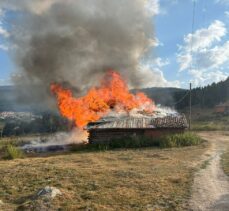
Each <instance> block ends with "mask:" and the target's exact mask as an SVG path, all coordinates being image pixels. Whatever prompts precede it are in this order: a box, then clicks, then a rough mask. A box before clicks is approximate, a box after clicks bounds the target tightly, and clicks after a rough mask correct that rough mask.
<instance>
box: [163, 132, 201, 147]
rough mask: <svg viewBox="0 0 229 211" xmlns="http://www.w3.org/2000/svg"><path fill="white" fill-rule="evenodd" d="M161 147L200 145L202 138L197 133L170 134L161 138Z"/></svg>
mask: <svg viewBox="0 0 229 211" xmlns="http://www.w3.org/2000/svg"><path fill="white" fill-rule="evenodd" d="M159 141H160V142H159V145H160V147H163V148H165V147H185V146H192V145H198V144H200V143H202V139H201V138H200V137H199V136H198V135H196V134H195V133H190V132H187V133H182V134H175V135H168V136H165V137H164V138H161V139H160V140H159Z"/></svg>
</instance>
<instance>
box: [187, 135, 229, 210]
mask: <svg viewBox="0 0 229 211" xmlns="http://www.w3.org/2000/svg"><path fill="white" fill-rule="evenodd" d="M200 135H201V137H203V138H204V139H205V140H208V141H209V142H210V143H211V147H210V149H209V150H208V151H207V152H206V153H205V154H204V155H203V160H202V162H203V163H202V168H201V170H199V171H198V172H197V173H196V175H195V178H194V185H193V190H192V193H193V194H192V199H191V201H190V205H191V207H192V209H193V210H195V211H206V210H217V211H224V210H225V211H228V210H229V178H228V177H227V176H226V175H225V174H224V172H223V170H222V168H221V165H220V157H221V154H222V153H223V151H224V150H225V149H226V148H227V147H229V133H228V134H227V135H226V133H225V132H224V133H223V132H202V133H200Z"/></svg>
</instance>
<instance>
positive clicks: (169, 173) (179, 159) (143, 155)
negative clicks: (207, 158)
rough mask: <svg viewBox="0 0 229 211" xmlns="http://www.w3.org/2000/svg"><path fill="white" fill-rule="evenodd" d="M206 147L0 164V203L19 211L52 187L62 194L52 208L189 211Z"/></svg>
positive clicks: (120, 152)
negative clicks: (196, 166)
mask: <svg viewBox="0 0 229 211" xmlns="http://www.w3.org/2000/svg"><path fill="white" fill-rule="evenodd" d="M205 149H206V148H205V147H204V146H203V145H201V146H194V147H186V148H174V149H164V150H160V149H152V148H147V149H141V150H117V151H105V152H88V153H87V152H84V153H73V154H66V155H58V156H52V157H44V158H30V159H28V158H27V159H21V160H13V161H0V175H1V180H0V200H2V201H3V202H4V203H5V205H4V209H5V210H7V209H15V208H16V207H18V206H19V205H21V204H22V203H24V202H25V201H28V197H29V196H30V195H31V194H34V193H36V192H37V190H39V189H40V188H43V187H45V186H46V185H50V186H54V187H57V188H59V189H60V190H61V191H62V193H63V195H62V196H58V197H57V198H55V199H54V201H53V203H52V206H51V207H53V210H56V209H57V208H58V207H62V208H63V209H64V210H76V209H80V208H81V209H83V210H84V209H86V208H92V209H97V210H107V209H110V210H133V209H138V210H142V209H143V210H146V209H147V208H148V209H149V210H152V208H155V210H157V209H156V208H158V210H184V207H185V206H187V205H186V200H187V198H188V196H189V194H190V184H191V178H192V174H193V171H194V169H193V162H197V161H198V159H199V156H200V155H201V154H202V153H203V151H204V150H205ZM0 206H1V205H0ZM0 208H1V207H0ZM50 210H51V208H50Z"/></svg>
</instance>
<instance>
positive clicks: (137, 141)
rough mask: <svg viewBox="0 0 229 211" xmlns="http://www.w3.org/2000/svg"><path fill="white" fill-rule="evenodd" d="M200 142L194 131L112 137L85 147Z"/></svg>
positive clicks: (172, 145) (194, 143)
mask: <svg viewBox="0 0 229 211" xmlns="http://www.w3.org/2000/svg"><path fill="white" fill-rule="evenodd" d="M201 142H202V140H201V138H200V137H199V136H197V135H196V134H194V133H189V132H187V133H183V134H172V135H167V136H163V137H160V138H150V137H146V136H140V137H125V138H120V139H112V140H110V141H107V142H105V143H98V144H91V145H87V149H93V150H100V151H104V150H108V149H115V148H141V147H161V148H168V147H183V146H192V145H198V144H200V143H201Z"/></svg>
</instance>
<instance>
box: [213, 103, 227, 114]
mask: <svg viewBox="0 0 229 211" xmlns="http://www.w3.org/2000/svg"><path fill="white" fill-rule="evenodd" d="M215 113H217V114H229V101H227V102H225V103H220V104H218V105H216V106H215Z"/></svg>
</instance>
